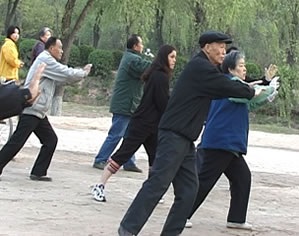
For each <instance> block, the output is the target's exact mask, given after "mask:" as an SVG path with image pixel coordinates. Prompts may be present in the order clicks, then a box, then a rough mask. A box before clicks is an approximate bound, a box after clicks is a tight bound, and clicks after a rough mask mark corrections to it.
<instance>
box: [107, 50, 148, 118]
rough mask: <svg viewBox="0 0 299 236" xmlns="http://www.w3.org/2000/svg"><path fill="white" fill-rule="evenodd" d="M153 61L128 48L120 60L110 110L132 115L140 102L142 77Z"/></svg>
mask: <svg viewBox="0 0 299 236" xmlns="http://www.w3.org/2000/svg"><path fill="white" fill-rule="evenodd" d="M150 64H151V61H149V60H146V59H143V58H142V57H141V54H140V53H138V52H136V51H134V50H131V49H127V50H126V51H125V52H124V55H123V57H122V59H121V61H120V64H119V67H118V71H117V75H116V79H115V84H114V89H113V93H112V98H111V103H110V112H111V113H115V114H120V115H129V116H131V115H132V114H133V113H134V111H135V110H136V108H137V106H138V105H139V103H140V100H141V96H142V90H143V82H142V81H141V79H140V77H141V75H142V73H143V72H144V71H145V69H146V68H148V67H149V65H150Z"/></svg>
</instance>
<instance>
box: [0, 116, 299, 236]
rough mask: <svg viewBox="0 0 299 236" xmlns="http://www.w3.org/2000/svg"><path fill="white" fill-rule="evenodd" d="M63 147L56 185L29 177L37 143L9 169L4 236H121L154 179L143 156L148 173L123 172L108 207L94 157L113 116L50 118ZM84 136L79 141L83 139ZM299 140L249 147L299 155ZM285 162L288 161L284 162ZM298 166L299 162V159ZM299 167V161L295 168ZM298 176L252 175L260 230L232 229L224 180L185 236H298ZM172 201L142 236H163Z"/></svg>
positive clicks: (4, 183)
mask: <svg viewBox="0 0 299 236" xmlns="http://www.w3.org/2000/svg"><path fill="white" fill-rule="evenodd" d="M50 119H51V121H52V123H53V126H54V127H55V129H56V131H57V134H58V137H59V146H58V150H57V151H56V153H55V155H54V157H53V161H52V164H51V167H50V169H49V175H51V176H52V177H53V179H54V180H53V182H49V183H46V182H34V181H31V180H29V178H28V175H29V172H30V168H31V166H32V164H33V161H34V159H35V157H36V154H37V152H38V148H37V146H38V142H36V140H35V139H34V138H31V139H30V141H29V142H28V144H27V145H26V147H25V148H24V149H23V150H22V151H21V152H20V153H19V154H18V156H17V158H16V161H13V162H11V163H10V164H9V165H8V166H7V167H6V168H5V170H4V172H3V175H2V176H1V181H0V211H1V215H0V235H1V236H2V235H9V236H10V235H31V236H35V235H36V236H47V235H78V236H81V235H82V236H91V235H104V236H110V235H111V236H114V235H117V233H116V232H117V228H118V225H119V222H120V220H121V218H122V216H123V214H124V212H125V211H126V210H127V208H128V206H129V204H130V202H131V201H132V199H133V198H134V195H135V194H136V192H137V191H138V190H139V188H140V186H141V184H142V182H143V181H144V179H145V178H146V176H147V171H146V170H147V162H146V160H145V156H144V152H143V150H139V151H138V153H137V157H138V165H139V166H140V167H141V168H142V169H143V170H144V172H143V173H142V174H137V173H130V172H125V171H122V170H121V171H119V173H117V174H116V175H115V176H113V177H112V178H111V180H110V181H109V184H108V186H107V189H106V192H107V202H106V203H99V202H96V201H94V200H93V199H92V198H91V195H90V192H89V186H90V185H91V184H94V183H96V182H97V180H98V178H99V176H100V174H101V171H100V170H96V169H94V168H92V167H91V165H92V162H93V158H94V154H95V153H96V151H97V150H98V148H99V144H100V142H101V141H102V140H103V138H104V137H105V135H106V132H107V128H109V122H110V118H109V117H104V118H93V119H91V118H78V117H59V118H57V117H55V118H54V117H50ZM77 135H78V136H77ZM298 144H299V137H298V136H297V135H273V134H267V133H262V132H251V133H250V148H252V149H253V148H254V147H255V146H270V147H275V148H282V149H283V150H285V154H284V155H288V151H287V150H288V149H292V150H293V151H296V150H297V148H298V147H297V146H298ZM281 158H282V160H283V158H284V156H282V157H281ZM298 159H299V157H298ZM293 165H297V167H298V169H299V166H298V162H294V163H293ZM298 183H299V174H289V173H280V174H277V173H271V172H267V173H266V172H260V171H259V172H256V171H253V183H252V192H251V199H250V204H249V209H248V221H249V222H250V223H252V224H253V225H254V230H253V231H249V232H248V231H247V232H246V231H240V230H229V229H226V228H225V222H226V214H227V208H228V204H229V191H228V183H227V180H226V179H225V178H221V180H220V181H219V183H218V184H217V186H216V187H215V189H214V190H213V191H212V192H211V194H210V195H209V197H208V199H207V200H206V202H205V203H204V204H203V206H202V207H201V208H200V209H199V210H198V212H197V213H196V215H195V217H194V218H193V225H194V226H193V228H192V229H186V230H184V232H183V234H182V235H186V236H195V235H196V236H197V235H205V236H206V235H207V236H218V235H219V236H224V235H236V236H237V235H240V236H247V235H251V236H253V235H259V236H268V235H269V236H272V235H277V236H287V235H299V204H298V202H299V184H298ZM172 199H173V193H172V189H171V188H170V189H169V191H168V192H167V194H166V201H165V203H164V204H161V205H158V207H157V208H156V210H155V211H154V214H153V215H152V217H151V218H150V220H149V221H148V223H147V224H146V225H145V227H144V228H143V230H142V232H141V233H140V235H141V236H151V235H159V233H160V231H161V229H162V226H163V222H164V221H165V217H166V215H167V212H168V210H169V208H170V206H171V203H172Z"/></svg>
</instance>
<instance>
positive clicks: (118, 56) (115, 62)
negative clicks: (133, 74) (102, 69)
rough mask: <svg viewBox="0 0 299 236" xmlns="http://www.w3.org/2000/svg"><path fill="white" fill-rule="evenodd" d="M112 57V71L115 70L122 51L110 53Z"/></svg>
mask: <svg viewBox="0 0 299 236" xmlns="http://www.w3.org/2000/svg"><path fill="white" fill-rule="evenodd" d="M112 56H113V70H117V68H118V66H119V63H120V60H121V58H122V56H123V51H121V50H114V51H112Z"/></svg>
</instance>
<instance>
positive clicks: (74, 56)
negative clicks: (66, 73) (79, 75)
mask: <svg viewBox="0 0 299 236" xmlns="http://www.w3.org/2000/svg"><path fill="white" fill-rule="evenodd" d="M68 64H69V66H71V67H78V66H82V65H85V64H83V63H82V62H81V60H80V50H79V48H78V47H77V46H76V45H74V44H73V45H72V47H71V53H70V57H69V62H68Z"/></svg>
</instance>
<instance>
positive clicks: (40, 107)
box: [23, 50, 88, 119]
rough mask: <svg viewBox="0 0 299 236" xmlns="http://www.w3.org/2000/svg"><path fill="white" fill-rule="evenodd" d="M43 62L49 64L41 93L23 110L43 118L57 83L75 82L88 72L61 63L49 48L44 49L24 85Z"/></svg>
mask: <svg viewBox="0 0 299 236" xmlns="http://www.w3.org/2000/svg"><path fill="white" fill-rule="evenodd" d="M42 62H44V63H46V65H47V66H46V68H45V70H44V72H43V74H42V78H41V80H40V84H39V85H40V91H41V93H40V95H39V97H38V98H37V99H36V100H35V102H34V103H33V105H32V106H31V107H27V108H25V109H24V111H23V114H27V115H34V116H37V117H38V118H41V119H43V118H44V117H45V116H46V113H47V111H48V110H49V108H50V106H51V104H52V100H53V96H54V92H55V86H56V84H57V83H65V82H68V83H69V82H75V81H78V80H80V79H83V78H84V77H86V76H87V74H88V73H87V72H86V71H84V70H83V69H74V68H71V67H68V66H66V65H63V64H61V63H59V62H58V61H57V60H56V59H55V58H54V57H53V56H52V55H51V54H50V53H49V52H48V51H47V50H44V51H43V52H42V53H41V54H39V56H38V57H37V58H36V60H35V61H34V63H33V64H32V66H31V67H30V69H29V71H28V74H27V77H26V80H25V85H24V87H28V86H29V84H30V82H31V80H32V78H33V76H34V73H35V71H36V69H37V66H38V65H39V64H40V63H42Z"/></svg>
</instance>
